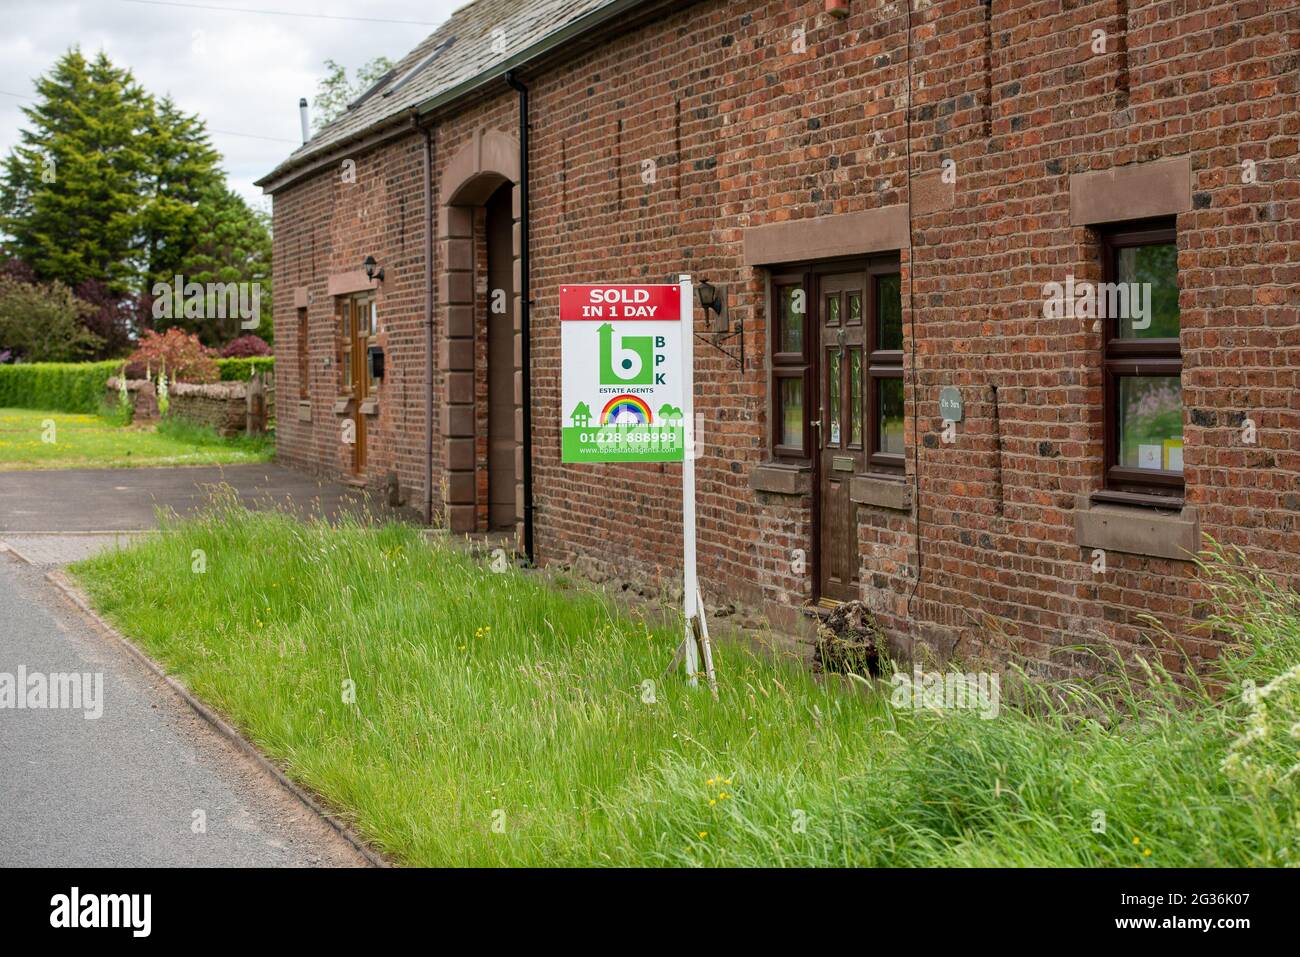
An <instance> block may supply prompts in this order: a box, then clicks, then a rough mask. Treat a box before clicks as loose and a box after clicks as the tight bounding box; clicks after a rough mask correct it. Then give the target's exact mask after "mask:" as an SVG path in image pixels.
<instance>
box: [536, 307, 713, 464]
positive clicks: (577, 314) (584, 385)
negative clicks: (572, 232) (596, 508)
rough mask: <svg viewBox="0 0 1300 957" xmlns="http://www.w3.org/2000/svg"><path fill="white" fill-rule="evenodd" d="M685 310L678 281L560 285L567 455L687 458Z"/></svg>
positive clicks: (571, 458) (576, 458)
mask: <svg viewBox="0 0 1300 957" xmlns="http://www.w3.org/2000/svg"><path fill="white" fill-rule="evenodd" d="M691 305H692V304H691V303H689V302H687V303H686V304H685V306H686V308H687V309H689V308H690V307H691ZM682 315H683V303H682V287H681V286H679V285H673V286H561V287H560V349H561V361H562V367H561V368H562V373H561V387H560V391H561V397H562V402H563V407H562V409H561V412H562V414H563V421H562V423H561V435H562V443H561V461H564V462H681V461H683V460H684V454H683V453H684V450H685V441H684V439H685V429H684V426H685V420H684V412H683V409H684V407H685V403H684V401H683V388H682V387H683V383H684V380H685V376H684V375H683V369H682V335H683V334H684V333H683V329H682V326H683V321H682ZM688 315H689V313H688ZM689 328H690V327H689V325H688V326H687V329H689Z"/></svg>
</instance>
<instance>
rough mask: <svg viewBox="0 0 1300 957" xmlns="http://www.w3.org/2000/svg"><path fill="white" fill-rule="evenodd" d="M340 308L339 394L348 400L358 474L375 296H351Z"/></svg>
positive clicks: (363, 456) (361, 466)
mask: <svg viewBox="0 0 1300 957" xmlns="http://www.w3.org/2000/svg"><path fill="white" fill-rule="evenodd" d="M342 309H343V314H342V316H341V317H340V330H339V331H340V333H341V334H342V336H341V338H342V350H341V354H340V356H339V366H340V367H341V369H342V372H343V395H344V396H345V397H347V398H349V399H351V400H352V402H351V409H350V411H349V413H348V415H349V417H350V420H351V423H352V443H351V444H352V472H353V474H354V475H362V474H364V473H365V470H366V416H365V413H364V412H362V409H361V407H362V404H363V403H364V402H365V401H366V399H367V398H368V397H369V396H370V393H371V391H372V388H373V382H372V381H371V378H370V363H369V361H368V356H367V354H366V353H367V349H368V347H369V346H370V342H371V339H372V337H373V336H374V334H375V332H376V331H377V330H376V328H375V298H374V296H371V295H365V296H351V297H349V298H348V299H345V300H344V301H343V307H342Z"/></svg>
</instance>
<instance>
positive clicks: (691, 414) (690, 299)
mask: <svg viewBox="0 0 1300 957" xmlns="http://www.w3.org/2000/svg"><path fill="white" fill-rule="evenodd" d="M677 284H678V286H679V288H680V289H681V295H680V299H681V310H682V425H683V439H684V442H685V449H683V454H682V611H683V612H684V613H685V618H686V634H685V641H686V674H687V679H686V680H687V681H688V683H690V684H691V685H692V686H694V685H697V684H699V673H700V655H699V646H698V645H697V644H696V643H695V631H694V629H695V617H696V614H697V613H698V604H697V601H698V596H699V581H698V580H697V578H696V574H695V452H694V449H693V448H692V445H693V443H694V441H695V291H694V288H693V286H692V283H691V277H690V276H689V275H688V274H686V273H682V274H681V275H680V276H678V280H677Z"/></svg>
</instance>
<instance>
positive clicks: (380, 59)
mask: <svg viewBox="0 0 1300 957" xmlns="http://www.w3.org/2000/svg"><path fill="white" fill-rule="evenodd" d="M392 68H393V61H392V60H390V59H388V57H386V56H377V57H375V58H374V59H373V60H371V61H370V62H369V63H366V64H363V65H362V66H360V67H358V68H357V72H356V76H355V77H354V79H352V80H351V81H349V80H348V71H347V69H346V68H345V67H343V66H342V65H341V64H339V63H335V62H334V61H333V60H326V61H325V70H326V73H325V79H323V80H321V81H320V83H319V84H318V85H317V87H316V96H315V98H314V99H313V100H312V104H311V105H312V112H313V113H314V116H313V118H312V125H313V127H314V131H319V130H320V129H321V128H322V127H324V126H325V125H327V124H328V123H330V122H332V121H333V120H335V119H337V118H338V117H340V116H342V115H343V111H344V110H346V109H347V108H348V104H349V103H351V102H352V101H353V100H355V99H356V98H357V97H359V96H360V95H361V94H362V93H364V92H366V90H368V89H370V87H372V86H374V84H375V83H376V82H377V81H378V80H379V79H380V77H382V76H383V75H384V74H385V73H387V72H388V71H389V70H391V69H392Z"/></svg>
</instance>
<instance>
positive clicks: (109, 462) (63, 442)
mask: <svg viewBox="0 0 1300 957" xmlns="http://www.w3.org/2000/svg"><path fill="white" fill-rule="evenodd" d="M273 454H274V443H273V441H272V440H271V439H269V438H267V437H264V436H258V437H254V438H245V437H242V436H241V437H236V438H229V439H223V438H221V437H220V436H218V435H217V434H216V433H215V432H213V431H212V430H211V429H204V428H199V427H196V426H192V425H187V424H185V423H182V422H176V421H167V422H164V423H163V424H162V425H160V426H158V427H157V428H134V427H130V426H124V425H123V424H121V423H120V422H115V421H113V420H111V419H108V418H104V417H102V416H98V415H82V414H78V413H69V412H42V411H40V410H36V409H0V471H4V470H12V469H63V468H132V467H136V468H139V467H142V466H158V465H228V464H231V463H235V462H265V461H269V460H270V459H271V457H272V455H273Z"/></svg>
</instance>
